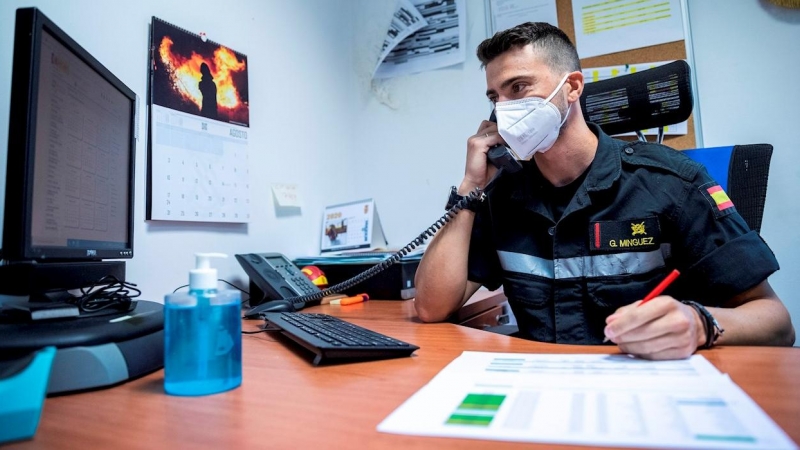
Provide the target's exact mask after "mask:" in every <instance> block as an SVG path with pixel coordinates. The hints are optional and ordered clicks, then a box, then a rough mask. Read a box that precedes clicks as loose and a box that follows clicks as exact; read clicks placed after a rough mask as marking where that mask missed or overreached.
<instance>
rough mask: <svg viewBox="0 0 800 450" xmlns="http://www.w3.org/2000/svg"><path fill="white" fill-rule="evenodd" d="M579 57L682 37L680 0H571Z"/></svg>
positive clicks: (678, 39)
mask: <svg viewBox="0 0 800 450" xmlns="http://www.w3.org/2000/svg"><path fill="white" fill-rule="evenodd" d="M572 16H573V20H574V25H575V46H576V47H577V49H578V56H580V58H581V59H583V58H590V57H592V56H598V55H606V54H609V53H617V52H623V51H626V50H632V49H635V48H641V47H649V46H651V45H658V44H665V43H667V42H675V41H680V40H683V39H684V32H683V18H682V13H681V5H680V0H638V1H634V2H620V1H607V0H572Z"/></svg>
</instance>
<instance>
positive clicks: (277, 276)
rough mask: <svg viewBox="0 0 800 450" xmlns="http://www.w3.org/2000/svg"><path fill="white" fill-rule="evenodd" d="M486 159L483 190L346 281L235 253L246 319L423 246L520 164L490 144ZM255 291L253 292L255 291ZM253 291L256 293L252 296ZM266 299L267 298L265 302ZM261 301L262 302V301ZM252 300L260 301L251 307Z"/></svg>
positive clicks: (287, 306)
mask: <svg viewBox="0 0 800 450" xmlns="http://www.w3.org/2000/svg"><path fill="white" fill-rule="evenodd" d="M489 120H491V121H492V122H497V119H496V118H495V114H494V111H492V115H491V116H490V117H489ZM486 156H487V158H488V159H489V162H491V163H492V164H493V165H494V166H495V167H497V168H498V171H497V173H496V174H495V176H494V178H492V180H491V181H489V183H487V184H486V187H485V188H484V189H480V188H476V189H475V190H473V191H472V192H470V193H469V195H468V196H465V197H464V198H462V199H461V200H460V201H458V202H457V203H456V204H455V205H453V207H452V208H450V209H448V210H447V212H445V213H444V215H443V216H442V217H440V218H439V219H438V220H437V221H436V222H434V223H433V224H432V225H431V226H430V227H428V228H426V229H425V231H423V232H422V233H420V235H419V236H417V237H416V238H415V239H414V240H412V241H411V242H410V243H409V244H408V245H406V246H405V247H403V248H401V249H400V250H398V251H397V252H396V253H395V254H393V255H392V256H390V257H389V258H387V259H385V260H384V261H382V262H381V263H380V264H376V265H374V266H372V267H370V268H369V269H368V270H366V271H364V272H362V273H360V274H358V275H356V276H355V277H353V278H350V279H349V280H346V281H343V282H341V283H339V284H336V285H333V286H331V287H329V288H327V289H324V290H320V289H319V288H318V287H317V286H316V285H315V284H314V283H312V282H311V280H309V279H308V278H306V276H305V275H304V274H303V273H302V272H301V271H300V269H298V268H297V267H296V266H295V265H294V264H292V263H291V262H290V261H289V260H288V259H287V258H286V257H285V256H283V255H281V254H280V253H260V254H259V253H250V254H241V255H236V259H237V260H238V261H239V264H240V265H241V266H242V268H243V269H244V271H245V273H247V275H248V276H249V277H250V291H251V296H250V298H251V306H253V307H252V308H251V309H250V310H249V311H247V312H246V313H245V317H246V318H248V319H255V318H260V317H262V315H263V314H265V313H268V312H289V311H296V310H299V309H302V308H303V307H305V306H306V305H314V304H318V303H319V301H320V300H322V298H323V297H325V296H328V295H333V294H336V293H339V292H342V291H344V290H347V289H349V288H351V287H353V286H355V285H357V284H359V283H361V282H362V281H364V280H366V279H368V278H370V277H372V276H373V275H376V274H378V273H380V272H382V271H384V270H385V269H387V268H388V267H389V266H391V265H392V264H395V263H396V262H398V261H400V259H401V258H402V257H403V256H405V255H407V254H408V253H410V252H411V251H412V250H414V249H415V248H416V247H417V246H418V245H422V244H423V243H424V242H425V240H426V239H429V238H431V237H433V235H434V234H436V232H437V231H439V230H440V229H441V228H442V227H444V226H445V225H446V224H447V223H448V222H449V221H450V220H451V219H452V218H453V217H454V216H455V215H456V214H458V213H459V211H461V210H462V209H464V207H466V205H467V203H468V202H470V201H474V200H478V201H483V200H484V199H485V198H486V193H487V192H488V191H489V190H491V188H492V186H493V184H494V182H495V180H497V179H498V178H499V177H500V175H501V174H502V173H504V172H508V173H514V172H517V171H519V170H520V169H522V165H521V164H520V162H519V161H517V160H516V159H515V158H514V156H513V155H512V154H511V152H510V151H509V149H508V148H506V147H504V146H502V145H499V144H498V145H495V146H493V147H491V148H490V149H489V150H488V151H487V153H486ZM253 287H257V288H258V289H259V290H260V291H261V292H263V294H264V295H263V298H258V297H260V296H259V295H258V291H257V290H256V289H253ZM254 291H255V292H254ZM254 294H255V295H254ZM266 300H268V301H266ZM261 302H264V303H261ZM254 303H260V304H258V305H256V306H254Z"/></svg>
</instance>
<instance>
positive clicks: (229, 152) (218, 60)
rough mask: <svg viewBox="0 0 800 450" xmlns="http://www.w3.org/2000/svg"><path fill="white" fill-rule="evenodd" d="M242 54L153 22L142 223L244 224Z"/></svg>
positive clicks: (246, 119)
mask: <svg viewBox="0 0 800 450" xmlns="http://www.w3.org/2000/svg"><path fill="white" fill-rule="evenodd" d="M247 69H248V68H247V57H246V56H245V55H243V54H241V53H238V52H236V51H234V50H231V49H230V48H228V47H225V46H223V45H220V44H217V43H215V42H213V41H211V40H207V39H205V37H204V36H200V35H197V34H194V33H190V32H188V31H186V30H183V29H181V28H178V27H176V26H174V25H171V24H169V23H167V22H164V21H162V20H160V19H158V18H156V17H153V23H152V35H151V43H150V99H149V100H150V136H149V139H150V140H149V151H148V158H147V166H148V170H147V172H148V183H147V219H148V220H178V221H192V222H232V223H246V222H248V221H249V219H250V194H249V191H250V182H249V180H248V177H249V169H248V153H247V150H248V149H247V147H248V145H247V143H248V139H249V134H250V105H249V101H248V81H247V72H248V70H247Z"/></svg>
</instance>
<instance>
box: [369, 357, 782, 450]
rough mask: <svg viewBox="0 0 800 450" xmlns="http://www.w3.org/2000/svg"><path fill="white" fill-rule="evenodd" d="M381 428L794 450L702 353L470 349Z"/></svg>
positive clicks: (566, 440)
mask: <svg viewBox="0 0 800 450" xmlns="http://www.w3.org/2000/svg"><path fill="white" fill-rule="evenodd" d="M378 430H379V431H382V432H387V433H398V434H410V435H423V436H440V437H456V438H474V439H494V440H502V441H522V442H537V443H552V444H579V445H599V446H609V447H620V446H636V447H669V448H693V449H702V448H711V449H718V448H725V449H767V448H770V449H794V448H797V447H796V446H795V445H794V443H793V442H792V441H791V440H790V439H789V438H788V437H787V436H786V435H785V434H784V433H783V431H782V430H781V429H780V428H778V426H777V425H775V423H774V422H773V421H772V420H771V419H770V418H769V417H768V416H767V415H766V414H765V413H764V412H763V411H762V410H761V409H760V408H759V407H758V405H756V404H755V402H753V401H752V400H751V399H750V398H749V397H748V396H747V394H745V393H744V392H743V391H742V390H741V389H740V388H739V387H738V386H736V384H734V383H733V382H732V381H731V380H730V378H728V376H726V375H724V374H721V373H720V372H719V371H717V370H716V369H715V368H714V366H712V365H711V364H710V363H709V362H708V361H707V360H706V359H705V358H703V357H702V356H698V355H695V356H692V357H691V358H689V359H686V360H679V361H645V360H641V359H635V358H632V357H629V356H626V355H578V354H576V355H570V354H564V355H544V354H543V355H539V354H522V353H485V352H464V353H463V354H462V355H461V356H460V357H458V358H456V359H455V360H454V361H453V362H451V363H450V364H449V365H448V366H447V367H445V368H444V369H443V370H442V371H441V372H439V374H438V375H436V377H435V378H434V379H433V380H431V381H430V382H429V383H428V384H427V385H425V386H424V387H423V388H422V389H420V390H419V391H418V392H417V393H415V394H414V395H413V396H412V397H411V398H409V399H408V400H407V401H406V402H405V403H403V405H401V406H400V407H399V408H398V409H397V410H395V411H394V412H393V413H392V414H391V415H389V417H387V418H386V419H385V420H384V421H383V422H381V423H380V424H379V425H378Z"/></svg>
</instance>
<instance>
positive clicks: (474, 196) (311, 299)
mask: <svg viewBox="0 0 800 450" xmlns="http://www.w3.org/2000/svg"><path fill="white" fill-rule="evenodd" d="M502 173H503V169H499V170H498V171H497V173H496V174H495V176H494V177H493V178H492V179H491V181H489V183H487V184H486V187H485V188H483V189H481V188H475V189H473V190H472V191H470V192H469V194H468V195H466V196H464V198H462V199H461V200H459V201H458V202H456V204H455V205H453V206H452V207H451V208H450V209H448V210H447V211H446V212H445V213H444V214H443V215H442V217H440V218H439V219H438V220H437V221H436V222H434V223H433V224H432V225H431V226H429V227H428V228H426V229H425V231H423V232H422V233H420V234H419V236H417V237H416V238H414V240H412V241H411V242H409V243H408V245H406V246H405V247H403V248H401V249H400V250H398V251H397V252H395V253H394V254H392V256H390V257H388V258H386V259H385V260H383V261H381V263H380V264H376V265H374V266H372V267H370V268H369V269H367V270H365V271H364V272H361V273H360V274H358V275H356V276H354V277H353V278H350V279H349V280H345V281H342V282H341V283H338V284H335V285H333V286H331V287H329V288H326V289H323V290H321V291H319V292H315V293H313V294H307V295H303V296H299V297H290V298H287V299H286V301H288V302H291V303H292V305H293V306H294V307H295V309H302V308H303V307H304V306H306V305H317V304H319V302H320V301H322V298H323V297H327V296H329V295H333V294H338V293H340V292H342V291H344V290H347V289H349V288H351V287H353V286H355V285H357V284H359V283H362V282H364V281H366V280H368V279H369V278H372V277H373V276H375V275H377V274H379V273H381V272H383V271H384V270H386V269H388V268H389V267H391V266H392V265H393V264H395V263H397V262H398V261H400V260H401V259H402V258H403V257H404V256H406V255H408V254H409V253H411V251H412V250H414V249H415V248H417V247H418V246H420V245H422V244H424V243H425V241H426V240H427V239H430V238H432V237H433V236H434V235H435V234H436V233H437V232H438V231H439V230H441V229H442V228H444V226H445V225H447V223H448V222H450V221H451V220H452V219H453V217H455V216H456V214H458V213H459V212H461V210H463V209H464V208H466V207H467V205H468V204H469V203H470V202H483V201H484V200H486V195H487V193H488V192H489V191H490V190H491V189H492V187H494V182H495V180H497V179H498V178H499V177H500V175H501V174H502Z"/></svg>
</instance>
